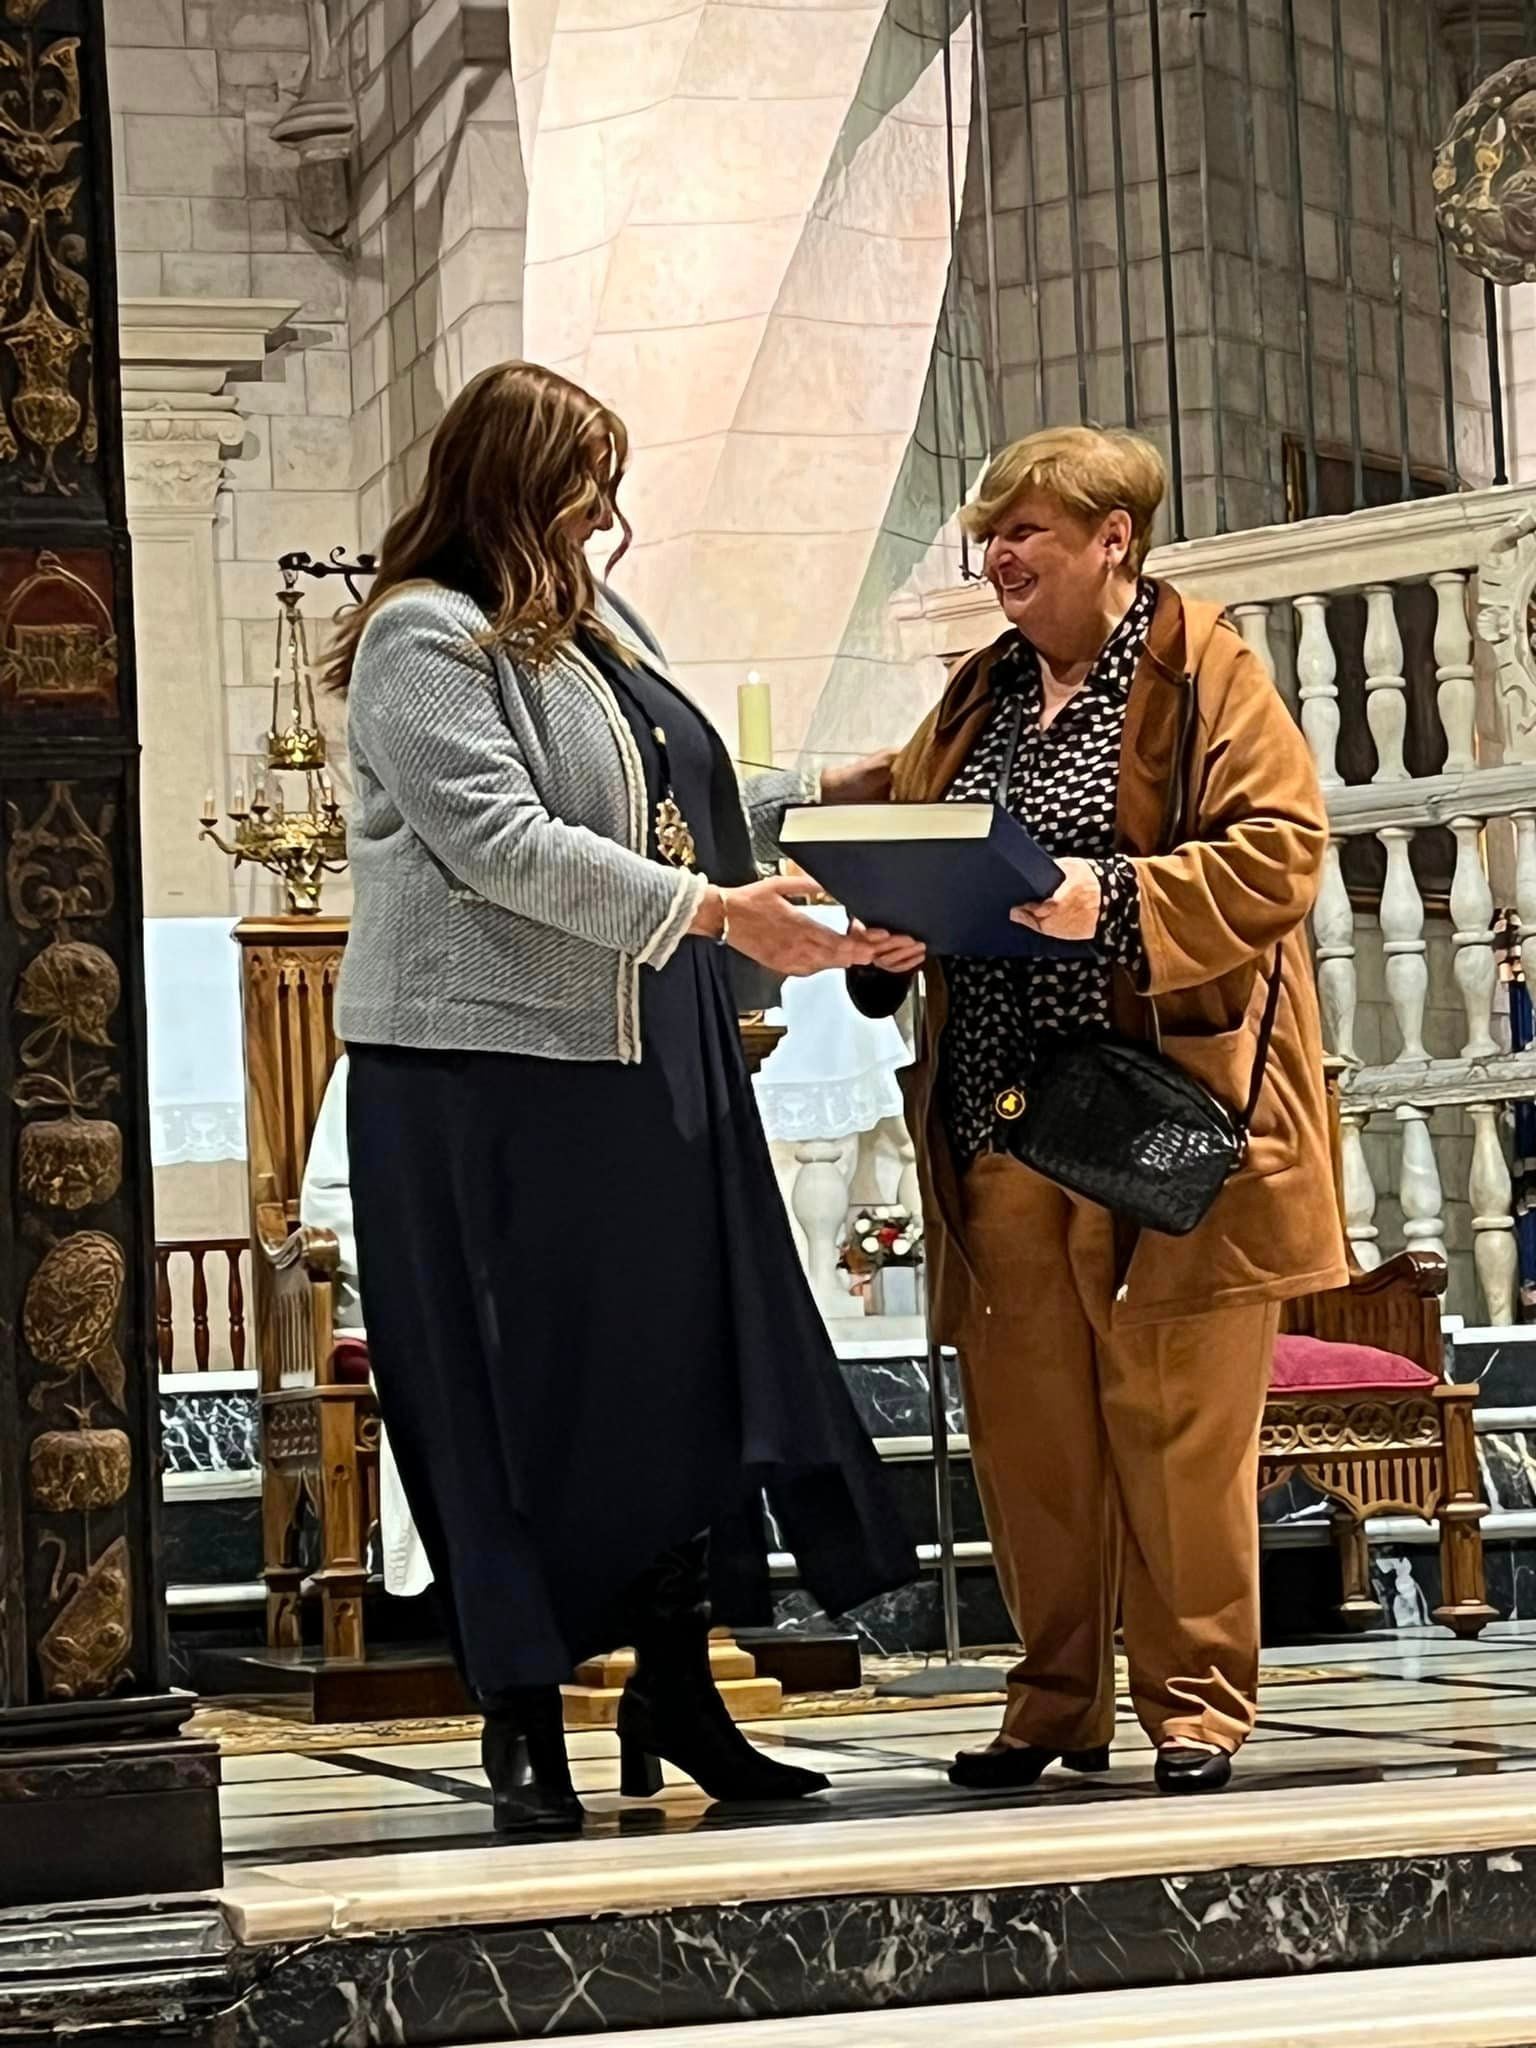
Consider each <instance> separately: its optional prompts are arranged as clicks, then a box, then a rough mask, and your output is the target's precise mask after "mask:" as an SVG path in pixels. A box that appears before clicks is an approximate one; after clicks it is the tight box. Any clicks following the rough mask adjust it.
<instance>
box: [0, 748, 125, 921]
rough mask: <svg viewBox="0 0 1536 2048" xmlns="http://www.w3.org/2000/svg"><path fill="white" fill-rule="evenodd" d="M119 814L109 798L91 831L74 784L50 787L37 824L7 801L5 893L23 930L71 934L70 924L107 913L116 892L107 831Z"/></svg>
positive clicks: (67, 783)
mask: <svg viewBox="0 0 1536 2048" xmlns="http://www.w3.org/2000/svg"><path fill="white" fill-rule="evenodd" d="M116 817H117V807H116V805H115V804H114V803H113V801H112V799H111V797H107V798H105V799H104V800H103V802H102V806H101V815H100V817H99V819H98V820H97V823H96V827H95V829H94V830H93V829H92V828H91V827H90V826H89V825H87V824H86V822H85V820H84V818H82V817H81V815H80V809H79V806H78V804H77V803H76V801H75V785H74V784H73V783H72V782H53V783H50V784H49V785H48V802H47V804H46V805H45V807H44V809H43V812H42V815H41V817H39V818H38V819H37V821H36V822H35V823H34V824H31V825H25V824H23V822H22V816H21V810H20V807H19V806H18V805H16V804H7V805H6V826H7V831H6V837H7V840H8V842H9V849H10V850H9V852H8V853H7V855H6V861H5V891H6V897H7V900H8V901H9V904H10V909H11V917H12V919H13V921H14V922H15V923H16V924H18V925H19V926H20V927H21V929H22V930H23V931H28V932H35V931H42V930H45V929H46V928H47V927H48V926H50V925H52V926H53V927H54V928H55V929H56V931H57V932H58V935H59V936H60V937H61V938H67V937H68V936H69V933H68V929H67V927H68V926H70V925H74V924H94V923H96V922H97V921H98V920H99V919H101V918H104V917H106V916H107V915H108V913H109V912H110V911H111V909H112V904H113V901H114V898H115V894H116V891H115V889H114V886H113V881H112V856H111V854H110V853H109V852H108V851H107V834H108V833H110V832H111V830H112V827H113V824H114V823H115V821H116Z"/></svg>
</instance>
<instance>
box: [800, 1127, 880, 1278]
mask: <svg viewBox="0 0 1536 2048" xmlns="http://www.w3.org/2000/svg"><path fill="white" fill-rule="evenodd" d="M842 1157H843V1147H842V1145H841V1144H838V1143H836V1142H835V1141H833V1140H831V1139H820V1138H815V1139H811V1140H809V1141H808V1142H807V1143H805V1144H803V1145H797V1146H796V1147H795V1162H796V1164H797V1165H798V1167H799V1169H800V1170H799V1172H798V1173H797V1174H796V1175H795V1185H794V1191H793V1193H792V1195H791V1196H790V1204H789V1206H790V1208H791V1209H792V1210H793V1212H794V1217H795V1221H796V1222H797V1223H798V1224H799V1225H800V1228H801V1229H802V1230H803V1231H804V1232H805V1254H806V1256H805V1263H806V1272H807V1274H808V1276H809V1278H810V1283H811V1292H812V1293H813V1294H814V1295H815V1297H816V1301H817V1305H818V1307H819V1308H820V1309H821V1312H822V1314H823V1315H824V1316H837V1317H841V1316H861V1315H863V1313H864V1306H863V1303H862V1302H860V1301H859V1300H858V1299H857V1298H856V1297H855V1296H854V1295H852V1294H850V1293H849V1292H848V1289H847V1288H846V1287H845V1286H844V1285H843V1284H842V1281H841V1280H840V1279H839V1277H838V1269H837V1240H838V1235H839V1233H840V1232H841V1230H842V1227H843V1224H844V1222H845V1221H846V1220H847V1215H848V1183H847V1182H846V1181H845V1180H844V1179H843V1176H842V1172H841V1170H840V1168H841V1161H842Z"/></svg>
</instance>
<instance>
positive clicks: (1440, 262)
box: [1424, 0, 1461, 491]
mask: <svg viewBox="0 0 1536 2048" xmlns="http://www.w3.org/2000/svg"><path fill="white" fill-rule="evenodd" d="M1438 40H1439V16H1438V15H1437V13H1436V11H1435V0H1424V63H1425V68H1426V69H1427V71H1428V73H1429V77H1428V80H1427V83H1426V92H1425V100H1424V106H1425V111H1426V115H1427V118H1428V121H1429V128H1430V132H1429V135H1428V137H1427V138H1426V139H1427V141H1428V143H1429V148H1430V152H1431V153H1432V152H1433V151H1434V149H1435V148H1436V146H1437V145H1438V143H1439V140H1440V112H1439V109H1440V72H1439V66H1438V64H1437V63H1436V61H1435V60H1436V57H1437V55H1438ZM1435 267H1436V270H1437V272H1438V275H1439V284H1440V396H1441V403H1442V404H1443V406H1444V408H1445V466H1446V469H1447V470H1448V471H1449V472H1450V479H1451V489H1452V490H1453V491H1454V490H1457V489H1459V488H1460V484H1461V467H1460V464H1459V463H1458V462H1457V460H1456V365H1455V359H1454V357H1453V356H1452V353H1451V279H1450V269H1449V263H1448V259H1447V257H1446V253H1445V236H1444V234H1443V233H1442V232H1441V229H1440V226H1439V223H1438V222H1437V223H1436V225H1435Z"/></svg>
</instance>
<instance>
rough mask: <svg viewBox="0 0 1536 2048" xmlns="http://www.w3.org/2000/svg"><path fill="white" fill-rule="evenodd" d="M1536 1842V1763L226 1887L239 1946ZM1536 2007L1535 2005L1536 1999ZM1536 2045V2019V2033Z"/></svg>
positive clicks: (739, 1834) (460, 1852)
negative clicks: (1535, 1767) (1481, 1774)
mask: <svg viewBox="0 0 1536 2048" xmlns="http://www.w3.org/2000/svg"><path fill="white" fill-rule="evenodd" d="M1531 1842H1536V1772H1526V1773H1520V1774H1517V1775H1511V1776H1508V1777H1504V1776H1498V1777H1492V1776H1491V1777H1488V1778H1460V1777H1445V1778H1442V1777H1418V1776H1415V1777H1412V1778H1407V1779H1403V1780H1390V1781H1387V1782H1385V1783H1382V1784H1377V1785H1357V1784H1341V1785H1322V1786H1315V1787H1311V1788H1309V1789H1307V1790H1305V1791H1295V1790H1288V1791H1254V1792H1243V1791H1236V1792H1232V1793H1229V1794H1228V1795H1227V1796H1226V1797H1225V1798H1222V1799H1194V1800H1167V1799H1147V1800H1136V1801H1129V1802H1125V1803H1121V1802H1117V1801H1105V1802H1099V1801H1095V1802H1093V1803H1092V1804H1089V1805H1083V1806H1067V1805H1062V1806H1060V1807H1053V1808H1050V1809H1039V1810H1036V1809H1031V1810H1029V1811H1025V1812H1020V1811H1015V1810H1012V1809H1009V1808H999V1809H996V1810H992V1809H989V1810H987V1811H985V1812H980V1813H970V1812H949V1811H945V1810H942V1809H941V1810H938V1811H931V1812H922V1813H915V1814H912V1815H908V1816H904V1817H901V1818H891V1819H879V1820H857V1821H847V1822H843V1823H841V1824H839V1825H838V1826H836V1827H827V1828H821V1829H816V1830H815V1831H814V1832H813V1833H812V1834H811V1836H810V1838H809V1839H807V1831H806V1829H805V1828H804V1827H799V1826H779V1827H774V1826H765V1827H753V1828H743V1829H740V1830H725V1829H722V1830H719V1831H714V1830H708V1829H705V1830H701V1831H700V1832H698V1833H696V1834H685V1835H666V1836H663V1837H653V1836H648V1835H647V1836H640V1835H629V1836H621V1837H619V1838H617V1839H614V1838H611V1837H610V1838H588V1839H585V1840H582V1841H577V1842H555V1843H549V1844H544V1845H535V1844H522V1843H503V1844H496V1843H493V1844H490V1845H483V1844H479V1843H477V1844H475V1845H474V1846H472V1847H465V1848H463V1849H456V1850H452V1851H448V1852H446V1853H445V1852H442V1851H431V1852H427V1851H419V1852H415V1853H396V1854H393V1855H373V1856H365V1857H335V1858H328V1859H324V1860H317V1861H314V1862H292V1863H275V1864H269V1865H259V1864H257V1865H252V1866H247V1867H245V1868H243V1869H241V1870H239V1871H238V1872H236V1873H234V1874H233V1875H232V1876H231V1878H230V1881H229V1882H228V1883H227V1885H226V1886H225V1888H224V1890H223V1892H222V1893H221V1894H220V1898H221V1900H222V1902H223V1904H224V1907H225V1910H226V1912H227V1913H228V1915H229V1919H230V1924H231V1926H232V1927H233V1928H234V1930H235V1932H236V1934H237V1935H238V1937H239V1938H240V1939H241V1940H242V1941H246V1942H268V1941H293V1940H299V1939H305V1938H309V1937H312V1936H317V1935H327V1934H382V1933H390V1932H395V1931H397V1930H401V1929H406V1928H419V1927H443V1926H454V1925H458V1926H468V1925H474V1924H487V1923H496V1924H501V1925H511V1924H528V1923H530V1922H534V1921H539V1920H545V1919H550V1918H558V1917H562V1916H565V1915H569V1914H578V1915H580V1916H582V1917H584V1918H585V1917H587V1916H588V1915H595V1914H604V1913H635V1912H651V1911H656V1910H661V1909H665V1908H667V1907H669V1906H708V1905H712V1904H717V1903H719V1902H721V1901H724V1900H733V1901H742V1900H768V1899H795V1898H805V1897H819V1898H835V1897H838V1896H840V1895H843V1894H852V1893H880V1894H892V1893H911V1892H943V1891H973V1890H1004V1889H1007V1888H1009V1887H1014V1886H1029V1885H1039V1884H1083V1883H1089V1882H1092V1881H1093V1880H1094V1879H1096V1878H1104V1877H1135V1876H1146V1875H1157V1874H1160V1873H1166V1872H1169V1871H1193V1870H1225V1869H1229V1868H1232V1867H1233V1866H1236V1865H1246V1866H1249V1867H1252V1866H1254V1865H1259V1866H1261V1867H1266V1868H1277V1867H1279V1866H1281V1865H1284V1864H1292V1863H1313V1864H1315V1863H1331V1862H1335V1861H1344V1862H1349V1861H1353V1860H1355V1859H1357V1858H1361V1857H1369V1856H1396V1857H1401V1856H1409V1857H1412V1856H1434V1855H1442V1854H1448V1853H1449V1854H1462V1855H1468V1854H1474V1853H1476V1852H1477V1851H1479V1850H1496V1851H1506V1850H1516V1849H1519V1848H1521V1847H1523V1846H1524V1845H1526V1844H1529V1843H1531ZM1533 2011H1536V2005H1533ZM1532 2037H1533V2048H1536V2024H1533V2028H1532Z"/></svg>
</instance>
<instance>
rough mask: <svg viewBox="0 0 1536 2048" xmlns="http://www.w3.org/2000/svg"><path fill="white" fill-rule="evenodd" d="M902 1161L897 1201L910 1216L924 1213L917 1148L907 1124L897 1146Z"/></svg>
mask: <svg viewBox="0 0 1536 2048" xmlns="http://www.w3.org/2000/svg"><path fill="white" fill-rule="evenodd" d="M896 1151H897V1155H898V1157H899V1158H900V1160H901V1179H900V1180H899V1181H898V1182H897V1183H896V1199H897V1201H898V1202H900V1204H901V1206H902V1208H903V1209H905V1210H906V1212H907V1214H908V1215H909V1216H921V1215H922V1213H923V1191H922V1188H921V1186H920V1184H919V1182H918V1178H917V1147H916V1146H915V1145H914V1144H913V1143H912V1139H911V1135H910V1133H909V1132H908V1130H907V1127H906V1125H905V1124H903V1125H902V1127H901V1136H900V1138H899V1139H898V1141H897V1145H896Z"/></svg>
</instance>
